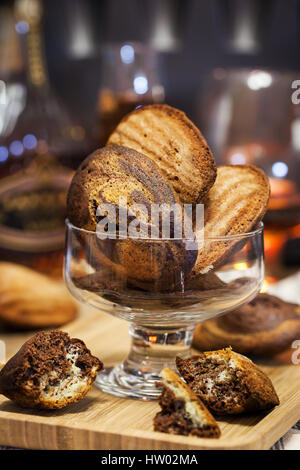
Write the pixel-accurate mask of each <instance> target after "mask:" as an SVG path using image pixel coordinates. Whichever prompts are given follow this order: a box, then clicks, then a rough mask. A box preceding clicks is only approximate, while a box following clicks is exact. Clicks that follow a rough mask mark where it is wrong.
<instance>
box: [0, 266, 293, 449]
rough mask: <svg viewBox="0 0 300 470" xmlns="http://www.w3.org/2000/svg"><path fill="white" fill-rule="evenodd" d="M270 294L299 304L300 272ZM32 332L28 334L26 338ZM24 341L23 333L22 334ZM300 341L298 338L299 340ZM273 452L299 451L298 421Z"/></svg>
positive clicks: (12, 349) (13, 345)
mask: <svg viewBox="0 0 300 470" xmlns="http://www.w3.org/2000/svg"><path fill="white" fill-rule="evenodd" d="M268 292H269V293H270V294H274V295H276V296H278V297H281V298H282V299H284V300H286V301H290V302H295V303H299V304H300V272H298V273H296V274H295V275H293V276H291V277H289V278H286V279H284V280H282V281H280V282H278V283H277V284H276V285H272V286H270V288H269V289H268ZM30 336H32V332H28V337H30ZM22 338H23V341H24V332H23V333H22ZM11 339H12V341H10V342H9V347H8V348H7V351H6V352H7V356H10V355H11V354H14V353H15V351H16V349H17V348H18V347H19V346H20V345H19V341H20V339H19V333H17V332H16V333H11ZM299 339H300V338H299ZM14 449H15V448H12V447H5V446H0V450H14ZM272 449H274V450H300V421H299V422H298V423H297V424H296V425H295V426H293V428H292V429H291V430H290V431H289V432H288V433H287V434H286V435H285V436H283V437H282V438H281V439H280V440H279V441H278V442H277V443H276V444H275V445H274V446H273V447H272Z"/></svg>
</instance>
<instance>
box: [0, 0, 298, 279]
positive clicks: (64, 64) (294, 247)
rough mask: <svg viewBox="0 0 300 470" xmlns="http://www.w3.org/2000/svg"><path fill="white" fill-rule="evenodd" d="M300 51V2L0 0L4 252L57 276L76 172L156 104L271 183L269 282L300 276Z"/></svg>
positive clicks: (221, 159)
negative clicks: (299, 88) (140, 110)
mask: <svg viewBox="0 0 300 470" xmlns="http://www.w3.org/2000/svg"><path fill="white" fill-rule="evenodd" d="M299 51H300V0H289V1H286V0H210V1H206V0H185V1H182V0H126V1H124V0H97V1H96V0H51V1H50V0H18V1H15V2H13V1H1V2H0V177H1V179H0V258H1V259H2V260H10V261H17V262H20V263H22V264H26V265H28V266H31V267H33V268H35V269H38V270H39V271H42V272H46V273H48V274H50V275H52V276H60V275H61V263H62V256H63V244H64V218H65V196H66V191H67V188H68V184H69V182H70V179H71V177H72V174H73V171H74V169H75V168H76V167H77V166H78V165H79V163H80V162H81V161H82V160H83V159H84V158H85V156H86V155H87V154H88V153H90V152H91V151H92V150H93V149H95V148H97V147H99V146H100V145H104V144H105V142H106V139H107V136H108V135H109V133H110V132H111V131H112V130H113V129H114V126H115V125H116V124H117V123H118V122H119V120H120V119H121V117H122V116H123V115H124V114H126V113H128V112H129V111H130V110H132V109H134V108H135V107H137V106H141V105H143V104H147V103H153V102H166V103H168V104H170V105H172V106H175V107H178V108H180V109H182V110H184V111H185V112H186V113H187V114H188V116H189V117H190V118H191V119H192V120H194V122H195V123H196V124H197V125H198V126H199V128H200V130H201V131H202V132H203V134H204V135H205V137H206V138H207V140H208V143H209V145H210V146H211V148H212V150H213V152H214V155H215V158H216V160H217V163H218V164H219V165H220V164H224V163H231V164H244V163H253V164H256V165H258V166H260V167H261V168H263V169H264V170H265V171H266V173H267V174H268V176H269V177H270V181H271V187H272V195H271V201H270V206H269V210H268V213H267V215H266V217H265V225H266V232H265V254H266V281H265V283H266V285H267V284H270V283H273V282H275V281H276V280H277V279H279V278H282V277H284V276H286V275H287V274H289V273H291V272H293V271H296V270H297V269H299V267H300V189H299V188H300V105H299V104H297V103H295V104H294V103H293V102H292V99H291V96H292V93H293V92H294V91H295V89H293V88H292V84H293V82H294V80H297V79H298V80H300V54H299ZM299 84H300V83H299ZM299 97H300V94H299Z"/></svg>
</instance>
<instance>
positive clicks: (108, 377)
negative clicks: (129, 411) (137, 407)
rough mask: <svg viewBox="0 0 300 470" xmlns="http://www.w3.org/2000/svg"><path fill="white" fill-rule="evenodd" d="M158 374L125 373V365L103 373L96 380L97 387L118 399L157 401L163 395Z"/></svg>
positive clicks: (105, 370) (108, 369) (111, 368)
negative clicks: (158, 384) (158, 385)
mask: <svg viewBox="0 0 300 470" xmlns="http://www.w3.org/2000/svg"><path fill="white" fill-rule="evenodd" d="M160 380H161V379H160V376H159V375H158V374H153V373H151V374H150V373H149V374H147V373H146V374H141V373H140V371H136V374H134V373H128V372H125V370H124V366H123V364H121V365H119V366H116V367H110V368H107V369H104V370H103V371H101V372H100V373H99V374H98V375H97V378H96V382H95V385H96V387H98V388H100V390H101V391H102V392H104V393H109V394H111V395H115V396H117V397H124V398H136V399H139V400H157V399H158V397H159V396H160V394H161V388H159V387H157V386H156V384H157V382H160Z"/></svg>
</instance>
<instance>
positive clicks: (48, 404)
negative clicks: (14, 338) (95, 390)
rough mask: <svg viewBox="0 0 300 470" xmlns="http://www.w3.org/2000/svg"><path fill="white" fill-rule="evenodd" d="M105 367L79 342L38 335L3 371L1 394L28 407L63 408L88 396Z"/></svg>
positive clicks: (61, 335) (54, 334)
mask: <svg viewBox="0 0 300 470" xmlns="http://www.w3.org/2000/svg"><path fill="white" fill-rule="evenodd" d="M102 368H103V364H102V362H101V361H100V360H99V359H98V358H96V357H95V356H92V354H91V352H90V351H89V349H87V347H86V345H85V344H84V342H83V341H81V340H80V339H77V338H70V337H69V335H68V334H67V333H64V332H63V331H59V330H53V331H47V332H46V331H45V332H39V333H37V334H36V335H35V336H33V337H32V338H30V339H29V340H28V341H26V342H25V343H24V344H23V346H22V347H21V349H20V350H19V351H18V352H17V353H16V354H15V355H14V356H13V357H12V358H11V359H10V360H9V361H8V362H7V363H6V364H5V366H4V367H3V368H2V369H1V371H0V393H1V394H3V395H5V396H6V397H7V398H9V399H10V400H12V401H14V402H15V403H17V404H18V405H20V406H22V407H25V408H39V409H58V408H63V407H65V406H67V405H69V404H70V403H74V402H76V401H78V400H81V398H83V397H84V396H85V395H86V394H87V392H88V391H89V390H90V388H91V386H92V384H93V382H94V380H95V379H96V376H97V373H98V371H99V370H101V369H102Z"/></svg>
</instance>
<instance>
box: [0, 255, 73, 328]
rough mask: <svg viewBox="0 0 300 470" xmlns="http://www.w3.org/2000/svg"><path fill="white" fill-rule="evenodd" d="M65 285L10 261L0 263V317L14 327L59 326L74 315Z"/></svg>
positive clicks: (70, 319) (71, 301)
mask: <svg viewBox="0 0 300 470" xmlns="http://www.w3.org/2000/svg"><path fill="white" fill-rule="evenodd" d="M77 310H78V309H77V305H76V303H75V302H74V301H73V299H72V297H71V295H70V294H69V292H68V290H67V288H66V286H65V285H64V284H63V283H62V282H60V281H56V280H53V279H50V278H48V277H47V276H45V275H44V274H40V273H38V272H36V271H33V270H32V269H30V268H27V267H25V266H21V265H18V264H14V263H6V262H1V263H0V320H1V321H2V322H4V323H5V324H7V325H10V326H12V327H14V328H21V329H34V328H49V327H54V326H61V325H64V324H65V323H68V322H70V321H72V320H74V318H75V317H76V315H77Z"/></svg>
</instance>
